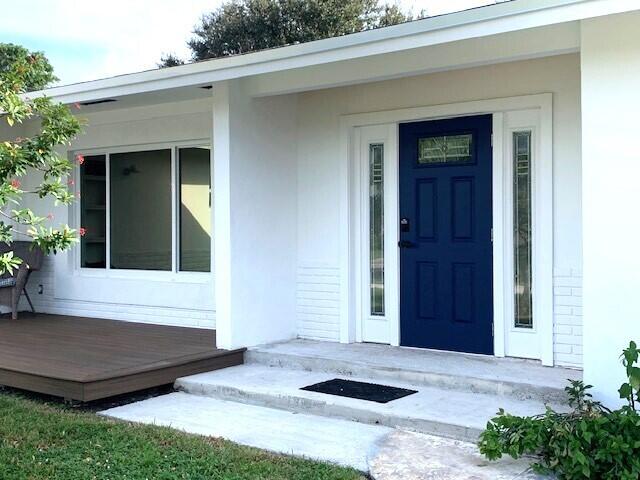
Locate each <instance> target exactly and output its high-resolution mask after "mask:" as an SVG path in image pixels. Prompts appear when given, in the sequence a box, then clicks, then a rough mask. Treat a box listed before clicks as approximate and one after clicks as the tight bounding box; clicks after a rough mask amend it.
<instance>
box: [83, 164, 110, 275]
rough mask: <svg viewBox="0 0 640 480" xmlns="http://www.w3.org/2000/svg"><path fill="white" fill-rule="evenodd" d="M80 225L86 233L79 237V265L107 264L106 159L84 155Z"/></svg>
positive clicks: (94, 265) (97, 265)
mask: <svg viewBox="0 0 640 480" xmlns="http://www.w3.org/2000/svg"><path fill="white" fill-rule="evenodd" d="M80 191H81V192H82V205H81V208H80V225H82V227H83V228H84V229H85V230H86V232H87V234H86V235H85V236H84V237H81V238H80V262H81V265H82V266H83V267H84V268H105V266H106V265H107V247H106V236H107V231H106V230H107V177H106V156H105V155H91V156H86V157H85V159H84V163H83V164H82V166H81V167H80Z"/></svg>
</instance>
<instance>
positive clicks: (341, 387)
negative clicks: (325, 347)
mask: <svg viewBox="0 0 640 480" xmlns="http://www.w3.org/2000/svg"><path fill="white" fill-rule="evenodd" d="M300 390H307V391H309V392H319V393H326V394H328V395H337V396H339V397H349V398H357V399H358V400H367V401H369V402H376V403H388V402H391V401H393V400H398V399H399V398H403V397H407V396H409V395H413V394H414V393H418V392H417V390H409V389H406V388H397V387H390V386H389V385H379V384H377V383H366V382H354V381H353V380H343V379H341V378H334V379H333V380H327V381H326V382H320V383H315V384H313V385H309V386H307V387H302V388H301V389H300Z"/></svg>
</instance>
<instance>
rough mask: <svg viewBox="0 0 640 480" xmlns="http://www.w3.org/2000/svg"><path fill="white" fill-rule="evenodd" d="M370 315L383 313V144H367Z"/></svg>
mask: <svg viewBox="0 0 640 480" xmlns="http://www.w3.org/2000/svg"><path fill="white" fill-rule="evenodd" d="M369 262H370V263H369V271H370V275H371V277H370V280H371V284H370V299H371V312H370V313H371V315H384V145H382V144H372V145H369Z"/></svg>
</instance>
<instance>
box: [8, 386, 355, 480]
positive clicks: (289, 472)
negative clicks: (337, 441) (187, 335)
mask: <svg viewBox="0 0 640 480" xmlns="http://www.w3.org/2000/svg"><path fill="white" fill-rule="evenodd" d="M274 428H277V425H274ZM182 478H188V479H225V480H236V479H238V480H239V479H327V480H334V479H335V480H337V479H340V480H342V479H344V480H351V479H353V480H355V479H363V478H364V477H362V475H361V474H359V473H358V472H355V471H353V470H348V469H344V468H339V467H335V466H331V465H325V464H322V463H316V462H310V461H306V460H301V459H294V458H290V457H284V456H278V455H272V454H269V453H265V452H263V451H260V450H257V449H252V448H246V447H241V446H238V445H235V444H233V443H231V442H227V441H224V440H220V439H210V438H203V437H197V436H193V435H187V434H182V433H179V432H176V431H173V430H170V429H168V428H163V427H152V426H141V425H132V424H127V423H123V422H116V421H111V420H107V419H103V418H101V417H98V416H97V415H95V414H93V413H89V412H82V411H76V410H72V409H70V408H65V407H63V406H61V405H59V404H55V403H44V402H41V401H36V400H31V399H26V398H22V397H20V396H17V395H14V394H10V393H0V479H2V480H9V479H29V480H31V479H56V480H76V479H78V480H79V479H82V480H88V479H114V480H120V479H154V480H155V479H182Z"/></svg>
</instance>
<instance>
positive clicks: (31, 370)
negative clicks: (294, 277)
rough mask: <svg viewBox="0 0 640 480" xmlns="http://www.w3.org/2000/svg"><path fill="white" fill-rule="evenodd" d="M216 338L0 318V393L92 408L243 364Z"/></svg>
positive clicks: (88, 321)
mask: <svg viewBox="0 0 640 480" xmlns="http://www.w3.org/2000/svg"><path fill="white" fill-rule="evenodd" d="M215 344H216V332H215V330H203V329H193V328H182V327H167V326H159V325H149V324H143V323H131V322H120V321H115V320H102V319H95V318H82V317H66V316H60V315H44V314H38V315H30V314H26V313H22V314H20V319H19V320H11V319H10V318H7V317H6V316H4V315H3V316H2V317H0V385H6V386H10V387H15V388H21V389H24V390H29V391H34V392H39V393H45V394H49V395H54V396H58V397H63V398H66V399H72V400H79V401H84V402H86V401H91V400H97V399H101V398H106V397H111V396H114V395H119V394H123V393H130V392H134V391H137V390H142V389H145V388H151V387H156V386H159V385H165V384H169V383H173V382H174V381H175V379H176V378H178V377H182V376H185V375H192V374H195V373H201V372H207V371H211V370H216V369H219V368H225V367H230V366H233V365H239V364H241V363H242V362H243V357H244V349H240V350H220V349H217V348H215Z"/></svg>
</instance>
